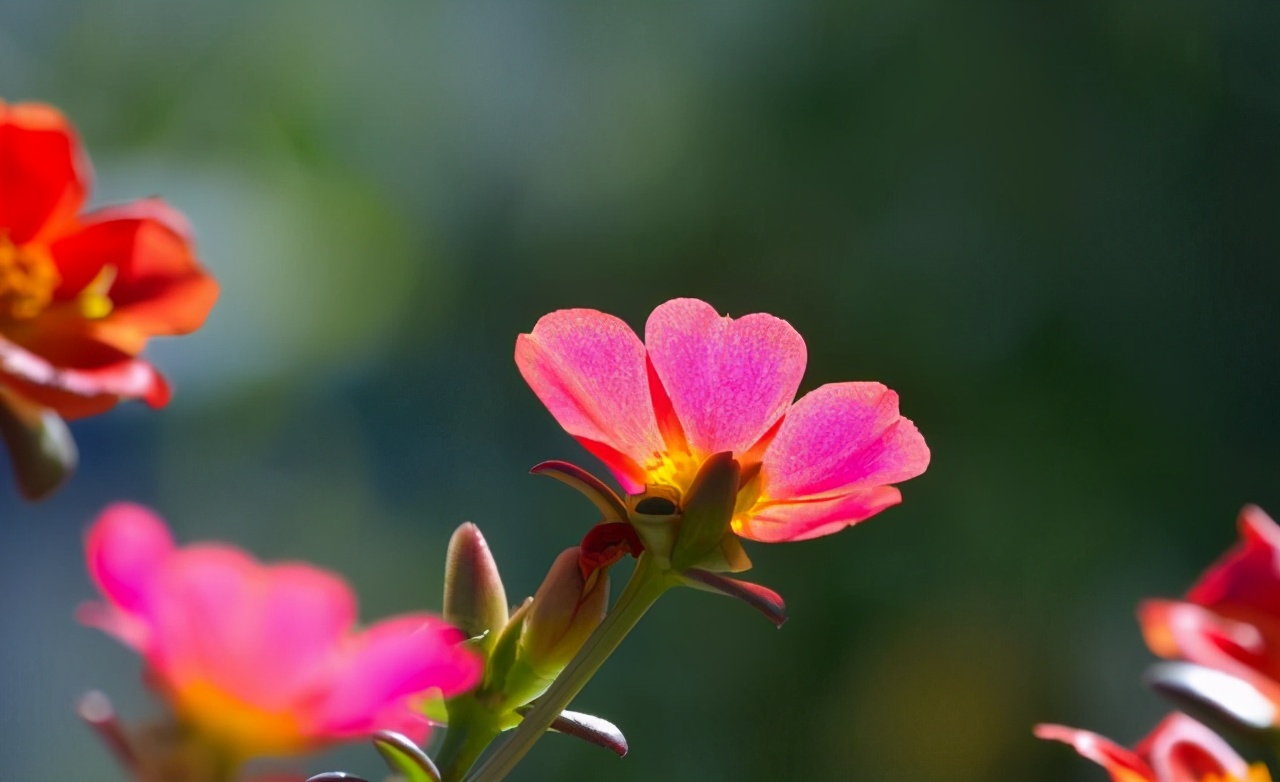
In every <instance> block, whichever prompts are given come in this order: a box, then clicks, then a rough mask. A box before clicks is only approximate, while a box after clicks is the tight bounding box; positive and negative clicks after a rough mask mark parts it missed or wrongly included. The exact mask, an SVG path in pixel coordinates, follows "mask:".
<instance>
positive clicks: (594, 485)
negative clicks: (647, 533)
mask: <svg viewBox="0 0 1280 782" xmlns="http://www.w3.org/2000/svg"><path fill="white" fill-rule="evenodd" d="M529 474H531V475H546V476H548V477H550V478H555V479H556V480H558V481H560V482H561V483H563V484H566V485H568V486H571V487H573V488H574V489H577V490H578V492H579V493H581V494H582V496H584V497H586V498H587V499H589V500H591V503H592V504H593V505H595V506H596V508H598V509H599V510H600V515H602V516H603V517H604V520H605V521H626V520H627V506H626V505H625V504H623V502H622V500H621V499H619V498H618V495H617V494H615V493H614V491H613V489H610V488H609V487H608V486H607V485H606V484H605V482H604V481H602V480H600V479H599V478H597V477H596V476H594V475H592V474H591V473H589V472H587V471H586V470H584V469H582V468H581V467H579V466H577V465H576V464H570V463H569V462H561V461H549V462H542V463H541V464H536V465H534V467H533V469H532V470H529Z"/></svg>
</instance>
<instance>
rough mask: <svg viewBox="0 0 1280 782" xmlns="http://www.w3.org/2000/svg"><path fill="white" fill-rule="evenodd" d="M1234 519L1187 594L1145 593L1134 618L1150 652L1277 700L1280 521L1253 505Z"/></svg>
mask: <svg viewBox="0 0 1280 782" xmlns="http://www.w3.org/2000/svg"><path fill="white" fill-rule="evenodd" d="M1239 526H1240V538H1241V540H1240V543H1239V544H1238V545H1237V546H1236V547H1235V548H1233V549H1232V550H1231V551H1229V552H1227V554H1226V555H1225V556H1224V557H1223V558H1222V559H1221V560H1219V561H1218V562H1217V563H1216V564H1215V565H1214V566H1213V567H1211V568H1210V569H1209V570H1208V571H1206V572H1205V574H1204V575H1203V576H1202V577H1201V578H1200V580H1199V581H1198V582H1197V583H1196V584H1195V586H1193V587H1192V588H1191V590H1190V591H1189V592H1187V598H1186V600H1185V601H1173V600H1148V601H1146V602H1144V603H1143V604H1142V605H1141V606H1140V607H1139V609H1138V619H1139V621H1140V622H1141V624H1142V632H1143V635H1144V636H1145V637H1146V640H1147V645H1148V646H1149V647H1151V651H1153V652H1155V653H1156V654H1158V655H1160V656H1161V657H1168V658H1174V659H1182V660H1187V661H1189V662H1192V663H1196V664H1198V665H1203V666H1206V667H1208V668H1213V669H1215V670H1218V671H1222V672H1223V673H1228V674H1231V675H1233V676H1236V677H1237V678H1240V679H1243V680H1244V681H1246V682H1248V683H1249V684H1251V685H1253V686H1254V687H1255V688H1256V689H1257V690H1258V691H1259V692H1261V693H1262V694H1263V695H1264V696H1266V697H1267V699H1268V700H1270V701H1271V702H1272V703H1275V704H1276V705H1277V706H1278V707H1280V526H1277V525H1276V523H1275V522H1274V521H1272V520H1271V517H1270V516H1268V515H1267V514H1266V513H1265V512H1264V511H1263V510H1262V509H1261V508H1258V507H1256V506H1253V505H1248V506H1245V508H1244V509H1243V510H1241V511H1240V519H1239ZM1277 713H1280V708H1278V709H1277Z"/></svg>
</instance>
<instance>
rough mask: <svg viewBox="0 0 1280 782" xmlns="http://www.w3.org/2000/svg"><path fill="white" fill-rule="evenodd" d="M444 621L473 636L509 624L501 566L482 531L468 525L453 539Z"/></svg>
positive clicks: (447, 567)
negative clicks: (499, 567)
mask: <svg viewBox="0 0 1280 782" xmlns="http://www.w3.org/2000/svg"><path fill="white" fill-rule="evenodd" d="M444 618H445V621H446V622H448V623H449V624H451V625H453V626H454V627H457V628H459V629H460V630H462V631H463V632H464V633H466V634H467V635H468V636H469V637H472V638H475V637H476V636H482V635H484V634H485V633H489V634H490V636H491V637H490V638H489V639H488V641H487V643H492V640H493V638H492V636H494V635H496V634H497V633H498V631H499V630H501V629H502V628H503V627H504V626H505V625H506V624H507V594H506V591H505V590H503V588H502V578H501V576H499V575H498V565H497V563H495V562H494V561H493V554H492V553H490V551H489V544H488V543H486V542H485V540H484V536H483V535H481V534H480V529H479V528H478V527H476V525H474V524H472V523H471V522H469V521H468V522H467V523H465V524H463V525H462V526H460V527H458V529H457V530H455V531H454V533H453V537H452V538H450V539H449V553H448V555H447V557H446V558H445V566H444Z"/></svg>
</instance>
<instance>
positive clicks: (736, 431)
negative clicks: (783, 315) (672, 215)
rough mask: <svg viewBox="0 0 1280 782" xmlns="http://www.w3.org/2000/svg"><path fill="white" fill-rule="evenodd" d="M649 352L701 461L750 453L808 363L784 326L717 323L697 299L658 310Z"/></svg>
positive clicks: (757, 320) (648, 333)
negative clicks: (729, 453)
mask: <svg viewBox="0 0 1280 782" xmlns="http://www.w3.org/2000/svg"><path fill="white" fill-rule="evenodd" d="M645 347H646V348H647V349H648V351H649V358H650V360H651V361H652V362H653V366H654V369H655V370H657V373H658V377H659V378H660V379H661V381H662V385H663V387H664V388H665V390H666V393H667V395H668V397H669V398H670V400H671V404H672V406H673V408H674V410H675V414H676V417H677V418H678V419H679V421H680V424H681V427H682V428H683V430H684V435H685V437H686V438H687V440H688V444H689V446H690V447H691V448H692V449H693V452H694V453H695V454H697V455H699V456H707V455H710V454H713V453H719V452H721V451H733V452H734V453H735V454H737V455H739V456H741V455H742V454H744V453H746V452H747V451H748V450H750V448H751V446H753V445H755V444H756V443H757V442H758V441H759V440H760V438H761V437H763V436H764V435H765V433H766V432H768V431H769V428H770V427H772V426H773V425H774V424H775V423H777V421H778V419H780V418H781V417H782V415H783V414H784V413H785V412H786V411H787V407H788V406H789V405H790V404H791V401H792V400H793V399H795V396H796V389H798V388H799V387H800V379H801V377H803V376H804V367H805V362H806V352H805V345H804V340H803V339H802V338H801V337H800V335H799V334H798V333H796V330H795V329H793V328H792V327H791V324H789V323H787V322H786V321H785V320H782V319H780V318H775V317H773V316H772V315H766V314H763V313H756V314H754V315H746V316H744V317H742V318H738V319H737V320H734V319H733V318H728V317H720V315H719V314H718V313H717V312H716V310H715V308H714V307H712V306H711V305H710V304H707V303H706V302H704V301H699V300H698V299H673V300H672V301H669V302H667V303H666V304H663V305H661V306H659V307H658V308H657V309H655V310H654V311H653V314H652V315H650V316H649V322H648V323H647V324H646V325H645Z"/></svg>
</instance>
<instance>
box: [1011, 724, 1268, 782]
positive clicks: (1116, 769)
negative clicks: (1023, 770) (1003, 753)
mask: <svg viewBox="0 0 1280 782" xmlns="http://www.w3.org/2000/svg"><path fill="white" fill-rule="evenodd" d="M1035 732H1036V735H1037V736H1039V737H1040V738H1042V739H1050V740H1053V741H1061V742H1063V743H1066V744H1070V745H1071V746H1073V747H1075V750H1076V752H1079V753H1080V754H1081V755H1082V756H1084V757H1086V758H1088V759H1089V760H1092V761H1093V762H1094V763H1097V764H1098V765H1100V766H1102V767H1103V768H1105V769H1106V770H1107V771H1108V772H1109V773H1110V774H1111V779H1112V782H1271V776H1270V775H1269V774H1268V772H1267V769H1266V767H1265V766H1262V765H1260V764H1259V765H1255V766H1250V765H1249V764H1248V763H1246V762H1245V761H1244V759H1243V758H1241V757H1240V756H1239V755H1238V754H1236V751H1235V750H1233V749H1232V748H1231V747H1230V746H1229V745H1228V744H1227V742H1225V741H1223V740H1222V738H1221V737H1219V736H1218V734H1216V733H1214V732H1213V731H1211V730H1209V729H1208V728H1206V727H1205V726H1204V725H1201V724H1200V723H1198V722H1196V721H1195V720H1193V719H1191V718H1190V717H1187V716H1185V715H1183V714H1171V715H1169V716H1168V717H1166V718H1165V720H1164V721H1163V722H1161V723H1160V724H1159V725H1158V726H1156V729H1155V730H1153V731H1151V734H1150V735H1148V736H1147V737H1146V738H1145V739H1143V740H1142V741H1141V743H1139V744H1138V746H1137V747H1136V748H1134V749H1126V748H1125V747H1121V746H1120V745H1118V744H1116V743H1115V742H1113V741H1111V740H1110V739H1106V738H1103V737H1102V736H1099V735H1098V734H1096V733H1090V732H1089V731H1087V730H1076V729H1075V728H1066V727H1063V726H1061V725H1037V726H1036V730H1035Z"/></svg>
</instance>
